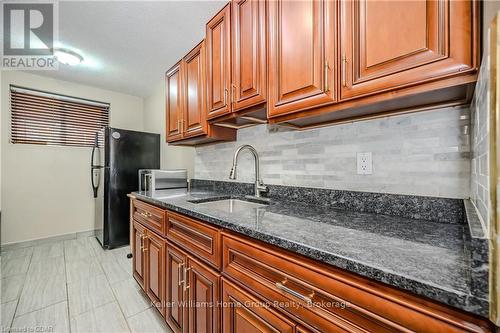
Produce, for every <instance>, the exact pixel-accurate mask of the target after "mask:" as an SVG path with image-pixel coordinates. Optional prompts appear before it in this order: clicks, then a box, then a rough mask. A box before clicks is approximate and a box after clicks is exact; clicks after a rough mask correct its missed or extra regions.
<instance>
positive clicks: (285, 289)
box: [276, 279, 314, 305]
mask: <svg viewBox="0 0 500 333" xmlns="http://www.w3.org/2000/svg"><path fill="white" fill-rule="evenodd" d="M286 282H287V280H286V279H285V280H283V282H276V288H278V289H279V290H281V291H283V292H285V293H287V294H290V295H292V296H294V297H297V298H298V299H301V300H303V301H304V302H306V303H307V304H308V305H312V298H311V297H312V296H313V295H314V294H312V295H311V297H308V296H304V295H302V294H301V293H299V292H297V291H295V290H293V289H290V288H288V287H287V286H285V283H286Z"/></svg>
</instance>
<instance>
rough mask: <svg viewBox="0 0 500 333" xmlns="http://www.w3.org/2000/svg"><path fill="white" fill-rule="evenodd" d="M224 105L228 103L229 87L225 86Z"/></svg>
mask: <svg viewBox="0 0 500 333" xmlns="http://www.w3.org/2000/svg"><path fill="white" fill-rule="evenodd" d="M224 105H227V88H224Z"/></svg>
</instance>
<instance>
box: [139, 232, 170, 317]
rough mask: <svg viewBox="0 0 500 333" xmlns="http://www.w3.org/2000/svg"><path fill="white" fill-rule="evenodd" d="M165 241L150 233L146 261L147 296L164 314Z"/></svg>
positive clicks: (146, 243) (146, 247) (147, 239)
mask: <svg viewBox="0 0 500 333" xmlns="http://www.w3.org/2000/svg"><path fill="white" fill-rule="evenodd" d="M165 244H166V243H165V241H164V240H163V239H162V238H161V237H159V236H157V235H155V234H154V233H153V232H148V234H147V238H146V239H145V248H144V253H145V259H146V260H145V261H146V283H145V284H146V294H147V295H148V296H149V298H150V299H151V301H152V302H154V303H155V305H156V307H158V308H159V309H160V312H161V313H162V314H163V309H162V308H163V304H162V302H163V299H164V280H165Z"/></svg>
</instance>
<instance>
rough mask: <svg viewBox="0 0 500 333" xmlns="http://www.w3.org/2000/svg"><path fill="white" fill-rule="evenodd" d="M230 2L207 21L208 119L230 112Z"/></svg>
mask: <svg viewBox="0 0 500 333" xmlns="http://www.w3.org/2000/svg"><path fill="white" fill-rule="evenodd" d="M230 15H231V4H228V5H226V6H225V7H224V8H223V9H222V10H221V11H220V12H219V13H218V14H217V15H216V16H215V17H214V18H212V19H211V20H210V22H208V23H207V27H206V39H205V41H206V46H207V94H208V96H207V99H208V119H211V118H214V117H218V116H221V115H224V114H228V113H231V103H230V100H229V99H230V96H229V88H230V85H231V22H230Z"/></svg>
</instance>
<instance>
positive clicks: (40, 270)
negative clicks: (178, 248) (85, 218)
mask: <svg viewBox="0 0 500 333" xmlns="http://www.w3.org/2000/svg"><path fill="white" fill-rule="evenodd" d="M129 252H130V248H129V247H128V246H126V247H123V248H119V249H114V250H107V251H105V250H103V249H102V248H101V246H100V245H99V243H98V242H97V240H96V239H95V238H93V237H84V238H77V239H71V240H66V241H57V242H52V243H47V244H43V245H37V246H32V247H25V248H17V249H13V250H8V251H4V252H2V253H1V259H0V260H1V269H2V270H1V273H0V275H1V295H0V300H1V317H0V318H1V319H0V331H1V332H8V331H9V330H12V331H18V332H19V331H22V332H26V331H27V332H30V331H31V332H83V333H88V332H119V333H121V332H140V333H150V332H151V333H156V332H171V331H170V330H169V329H168V327H167V326H166V324H165V322H164V321H163V318H162V317H161V315H160V314H159V313H158V312H157V311H156V310H155V309H153V308H152V307H151V302H150V301H149V299H148V298H147V297H146V296H145V294H144V293H143V292H142V291H141V290H140V287H139V285H138V284H137V283H136V282H135V280H134V279H133V278H132V263H131V259H127V257H126V255H127V253H129Z"/></svg>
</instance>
